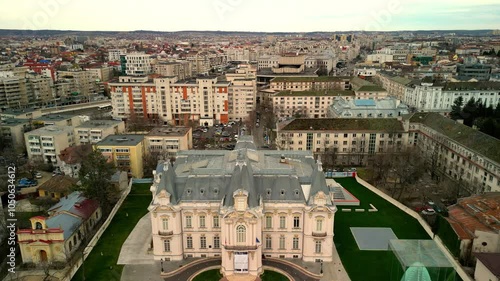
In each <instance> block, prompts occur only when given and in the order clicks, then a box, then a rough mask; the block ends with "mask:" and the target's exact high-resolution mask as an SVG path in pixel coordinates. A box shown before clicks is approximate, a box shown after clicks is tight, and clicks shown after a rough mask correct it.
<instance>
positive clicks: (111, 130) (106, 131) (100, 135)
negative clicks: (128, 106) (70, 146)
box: [75, 120, 125, 145]
mask: <svg viewBox="0 0 500 281" xmlns="http://www.w3.org/2000/svg"><path fill="white" fill-rule="evenodd" d="M124 132H125V122H123V121H118V120H90V121H87V122H85V123H82V124H80V125H79V126H76V127H75V139H76V142H77V144H79V145H80V144H95V143H98V142H99V141H101V140H103V139H104V138H106V137H107V136H109V135H118V134H123V133H124Z"/></svg>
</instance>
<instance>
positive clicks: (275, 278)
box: [260, 270, 290, 281]
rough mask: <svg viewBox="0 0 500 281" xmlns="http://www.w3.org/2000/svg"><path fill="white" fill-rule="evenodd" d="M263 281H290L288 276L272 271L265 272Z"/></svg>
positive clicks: (262, 277) (262, 276)
mask: <svg viewBox="0 0 500 281" xmlns="http://www.w3.org/2000/svg"><path fill="white" fill-rule="evenodd" d="M260 279H262V281H290V279H288V278H287V277H286V276H284V275H283V274H281V273H278V272H276V271H272V270H264V273H263V274H262V275H261V276H260Z"/></svg>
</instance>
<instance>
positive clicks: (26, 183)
mask: <svg viewBox="0 0 500 281" xmlns="http://www.w3.org/2000/svg"><path fill="white" fill-rule="evenodd" d="M37 184H38V181H37V180H30V179H28V178H22V179H20V180H19V182H18V184H17V187H20V188H23V187H30V186H36V185H37Z"/></svg>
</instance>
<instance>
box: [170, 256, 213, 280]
mask: <svg viewBox="0 0 500 281" xmlns="http://www.w3.org/2000/svg"><path fill="white" fill-rule="evenodd" d="M220 264H221V260H218V259H216V260H213V259H211V260H207V261H205V262H200V263H197V264H195V265H193V266H189V267H187V268H186V269H184V270H183V271H181V272H179V273H178V274H176V275H175V276H171V277H167V278H165V279H164V280H165V281H186V280H188V279H189V277H191V275H193V274H195V273H196V272H197V271H199V270H202V269H204V268H207V267H209V266H214V265H220ZM165 270H166V269H165Z"/></svg>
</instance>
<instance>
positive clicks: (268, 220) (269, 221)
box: [266, 215, 273, 228]
mask: <svg viewBox="0 0 500 281" xmlns="http://www.w3.org/2000/svg"><path fill="white" fill-rule="evenodd" d="M272 227H273V217H272V216H271V215H267V216H266V228H272Z"/></svg>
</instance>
